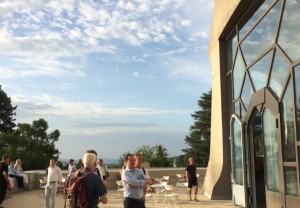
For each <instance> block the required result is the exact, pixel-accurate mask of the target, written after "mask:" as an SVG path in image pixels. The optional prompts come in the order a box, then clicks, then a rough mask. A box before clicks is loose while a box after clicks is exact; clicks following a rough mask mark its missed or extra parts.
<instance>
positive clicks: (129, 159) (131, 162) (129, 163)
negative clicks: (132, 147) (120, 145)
mask: <svg viewBox="0 0 300 208" xmlns="http://www.w3.org/2000/svg"><path fill="white" fill-rule="evenodd" d="M125 164H126V167H127V168H129V169H133V168H134V167H135V157H134V154H131V153H128V154H127V155H126V156H125Z"/></svg>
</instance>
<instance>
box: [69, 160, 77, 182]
mask: <svg viewBox="0 0 300 208" xmlns="http://www.w3.org/2000/svg"><path fill="white" fill-rule="evenodd" d="M75 172H76V166H75V164H74V160H73V159H70V160H69V166H68V176H69V177H70V178H73V177H74V173H75Z"/></svg>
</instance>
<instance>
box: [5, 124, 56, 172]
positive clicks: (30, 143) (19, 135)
mask: <svg viewBox="0 0 300 208" xmlns="http://www.w3.org/2000/svg"><path fill="white" fill-rule="evenodd" d="M47 130H48V123H47V122H46V121H45V120H44V119H39V120H35V121H33V122H32V124H31V125H30V124H27V123H19V124H18V125H17V130H16V131H15V132H14V133H10V134H1V135H0V143H1V142H4V143H5V144H7V147H6V150H5V153H6V154H8V155H9V156H10V157H11V158H12V159H18V158H20V159H21V160H22V162H23V168H24V169H26V170H28V169H30V170H37V169H45V168H46V167H47V166H48V164H49V160H50V159H52V158H53V159H55V160H57V159H58V157H59V153H60V152H59V151H58V149H57V148H56V147H55V142H57V141H58V139H59V136H60V132H59V131H58V130H54V131H53V132H50V133H49V134H48V133H47Z"/></svg>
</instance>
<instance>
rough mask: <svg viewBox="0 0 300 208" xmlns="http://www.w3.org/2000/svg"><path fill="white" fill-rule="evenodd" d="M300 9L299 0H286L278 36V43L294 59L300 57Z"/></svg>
mask: <svg viewBox="0 0 300 208" xmlns="http://www.w3.org/2000/svg"><path fill="white" fill-rule="evenodd" d="M299 11H300V2H299V1H285V8H284V12H283V17H282V21H281V28H280V31H279V37H278V44H279V45H280V46H281V47H282V49H283V50H284V51H285V53H286V54H287V55H288V56H289V57H290V58H291V59H292V60H293V61H295V60H296V59H299V58H300V47H299V45H300V36H299V32H300V21H299V19H300V12H299ZM291 31H293V32H291Z"/></svg>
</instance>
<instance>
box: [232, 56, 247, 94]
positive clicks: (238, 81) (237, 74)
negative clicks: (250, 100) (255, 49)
mask: <svg viewBox="0 0 300 208" xmlns="http://www.w3.org/2000/svg"><path fill="white" fill-rule="evenodd" d="M244 73H245V64H244V61H243V58H242V55H241V53H240V51H238V54H237V57H236V60H235V64H234V69H233V80H234V81H233V84H234V98H237V97H239V96H240V90H241V86H242V82H243V78H244Z"/></svg>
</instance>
